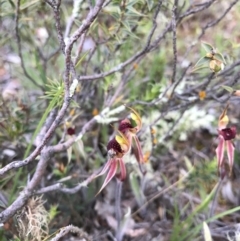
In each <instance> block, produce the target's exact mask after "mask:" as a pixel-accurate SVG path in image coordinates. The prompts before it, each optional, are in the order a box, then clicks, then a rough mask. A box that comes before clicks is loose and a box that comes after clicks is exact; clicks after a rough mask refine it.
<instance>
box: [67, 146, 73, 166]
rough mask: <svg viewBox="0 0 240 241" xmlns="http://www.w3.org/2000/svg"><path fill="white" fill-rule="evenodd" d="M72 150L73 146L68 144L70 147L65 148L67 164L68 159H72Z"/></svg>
mask: <svg viewBox="0 0 240 241" xmlns="http://www.w3.org/2000/svg"><path fill="white" fill-rule="evenodd" d="M72 150H73V147H72V146H70V147H69V148H68V149H67V156H68V164H69V163H70V161H71V160H72Z"/></svg>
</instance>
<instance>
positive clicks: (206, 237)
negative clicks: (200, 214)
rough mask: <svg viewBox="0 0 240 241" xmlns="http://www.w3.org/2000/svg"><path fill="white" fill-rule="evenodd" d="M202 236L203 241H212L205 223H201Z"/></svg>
mask: <svg viewBox="0 0 240 241" xmlns="http://www.w3.org/2000/svg"><path fill="white" fill-rule="evenodd" d="M203 235H204V240H205V241H213V240H212V236H211V232H210V229H209V227H208V225H207V223H206V222H203Z"/></svg>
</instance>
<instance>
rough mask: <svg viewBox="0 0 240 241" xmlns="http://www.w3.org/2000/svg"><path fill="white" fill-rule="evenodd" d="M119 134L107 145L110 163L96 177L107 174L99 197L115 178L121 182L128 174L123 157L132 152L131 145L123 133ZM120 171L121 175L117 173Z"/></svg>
mask: <svg viewBox="0 0 240 241" xmlns="http://www.w3.org/2000/svg"><path fill="white" fill-rule="evenodd" d="M118 134H119V135H116V136H115V138H114V139H112V140H111V141H109V143H108V145H107V150H108V161H107V163H106V164H105V166H104V167H103V169H102V171H101V172H100V173H99V174H98V175H97V176H96V177H98V176H101V175H103V174H105V173H106V172H107V176H106V178H105V180H104V182H103V185H102V187H101V189H100V190H99V192H98V193H97V195H98V194H99V193H100V192H101V191H102V190H103V189H104V188H105V187H106V186H107V184H108V183H109V182H110V181H111V180H112V179H113V177H114V176H116V177H117V178H118V179H119V180H121V181H124V180H125V179H126V175H127V174H126V167H125V164H124V162H123V156H124V155H125V154H126V153H127V152H128V151H129V150H130V147H131V145H130V143H129V141H128V139H127V138H126V137H125V136H124V134H123V133H121V132H120V131H118ZM118 169H119V170H120V172H119V173H117V170H118Z"/></svg>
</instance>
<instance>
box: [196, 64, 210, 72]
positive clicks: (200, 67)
mask: <svg viewBox="0 0 240 241" xmlns="http://www.w3.org/2000/svg"><path fill="white" fill-rule="evenodd" d="M200 69H208V66H205V65H201V66H199V67H197V68H193V69H192V73H193V72H196V71H198V70H200Z"/></svg>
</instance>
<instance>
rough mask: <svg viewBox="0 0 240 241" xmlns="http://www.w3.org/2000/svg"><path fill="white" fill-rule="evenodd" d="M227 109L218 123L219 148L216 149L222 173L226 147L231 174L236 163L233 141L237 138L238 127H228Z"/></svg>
mask: <svg viewBox="0 0 240 241" xmlns="http://www.w3.org/2000/svg"><path fill="white" fill-rule="evenodd" d="M226 113H227V108H226V109H225V110H224V111H223V113H222V115H221V116H220V118H219V122H218V139H219V142H218V146H217V149H216V155H217V161H218V170H219V173H220V171H221V170H220V169H221V167H222V164H223V159H224V150H225V146H226V151H227V156H228V163H229V167H230V173H231V172H232V167H233V162H234V150H235V147H234V144H233V142H232V140H233V139H234V138H235V136H236V132H237V131H236V127H235V126H233V127H227V125H228V122H229V119H228V116H227V114H226Z"/></svg>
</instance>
